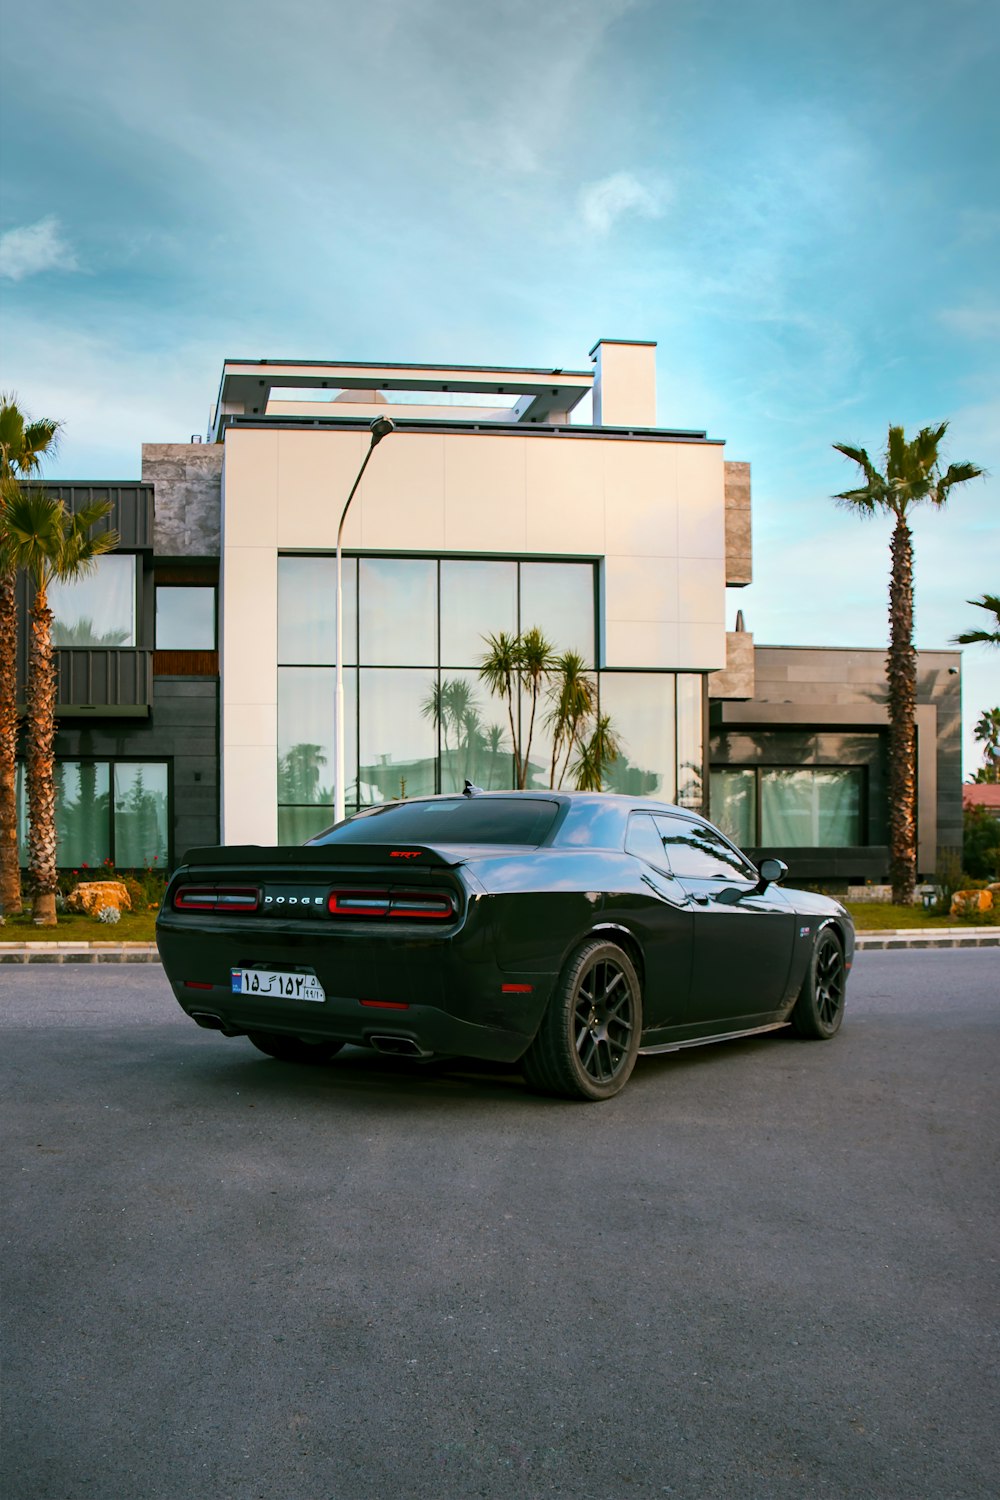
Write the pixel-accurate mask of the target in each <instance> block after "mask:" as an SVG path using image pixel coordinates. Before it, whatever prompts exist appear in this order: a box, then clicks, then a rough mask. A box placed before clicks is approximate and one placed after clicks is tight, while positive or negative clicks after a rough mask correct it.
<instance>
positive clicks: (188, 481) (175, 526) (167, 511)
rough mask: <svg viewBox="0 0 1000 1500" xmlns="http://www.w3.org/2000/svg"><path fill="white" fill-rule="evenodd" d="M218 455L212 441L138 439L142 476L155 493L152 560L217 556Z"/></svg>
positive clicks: (219, 514) (220, 496)
mask: <svg viewBox="0 0 1000 1500" xmlns="http://www.w3.org/2000/svg"><path fill="white" fill-rule="evenodd" d="M222 459H223V452H222V448H221V447H219V446H218V445H216V444H208V443H143V445H142V477H143V480H144V481H145V482H146V483H147V484H152V485H153V487H154V493H155V506H156V511H155V515H156V519H155V532H154V535H155V543H154V551H155V554H156V557H157V558H158V559H164V558H176V557H184V558H194V557H197V558H214V557H218V556H219V552H220V550H221V509H222Z"/></svg>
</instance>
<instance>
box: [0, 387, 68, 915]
mask: <svg viewBox="0 0 1000 1500" xmlns="http://www.w3.org/2000/svg"><path fill="white" fill-rule="evenodd" d="M60 425H61V424H60V423H59V422H52V421H50V420H49V419H48V418H41V419H39V420H37V421H34V422H31V421H29V420H28V419H27V417H26V416H25V415H24V412H23V411H22V410H21V408H20V407H19V406H18V404H17V397H16V396H14V395H5V394H2V393H0V913H2V912H5V911H6V912H8V913H10V914H11V915H15V914H17V913H18V912H20V910H21V872H20V870H19V868H18V859H17V792H16V787H17V782H16V776H17V600H16V596H15V587H14V586H15V581H16V574H17V570H16V568H15V567H14V565H13V563H12V562H11V561H10V558H9V557H8V555H7V546H6V538H7V531H6V526H5V523H4V514H5V510H6V506H7V503H8V501H9V500H11V499H13V497H14V496H16V495H18V494H20V481H21V479H22V478H23V477H24V476H25V475H29V474H35V473H37V472H38V470H39V468H40V467H41V462H42V459H43V457H44V456H45V455H46V454H51V453H52V452H53V451H54V449H55V446H56V443H57V441H58V436H59V428H60Z"/></svg>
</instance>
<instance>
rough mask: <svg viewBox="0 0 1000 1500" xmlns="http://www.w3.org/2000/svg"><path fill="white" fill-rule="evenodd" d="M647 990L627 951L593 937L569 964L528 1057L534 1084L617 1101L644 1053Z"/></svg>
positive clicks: (525, 1068)
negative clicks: (641, 1042)
mask: <svg viewBox="0 0 1000 1500" xmlns="http://www.w3.org/2000/svg"><path fill="white" fill-rule="evenodd" d="M641 1031H642V994H641V990H640V985H639V978H638V975H637V974H636V972H635V968H634V967H633V965H632V961H631V959H630V958H629V957H628V954H627V953H624V952H623V951H622V949H621V948H619V947H618V946H617V944H615V943H607V942H600V941H593V942H589V943H585V944H584V945H583V947H582V948H580V949H578V950H577V952H576V953H575V954H574V955H573V957H572V958H571V959H570V960H569V963H568V964H567V965H566V968H565V969H564V971H563V973H562V975H561V976H560V979H559V981H558V983H557V985H556V988H555V991H554V992H553V995H552V999H551V1000H550V1001H549V1006H548V1009H547V1010H546V1012H545V1015H544V1017H543V1018H542V1024H541V1026H540V1028H539V1031H538V1035H537V1036H536V1037H535V1040H534V1041H533V1042H532V1044H531V1046H530V1047H529V1048H528V1051H527V1052H526V1053H525V1055H524V1057H523V1058H522V1060H521V1069H522V1072H523V1073H524V1077H525V1081H526V1082H527V1083H528V1085H529V1087H530V1088H533V1089H535V1090H537V1091H538V1092H540V1093H544V1094H559V1095H561V1096H562V1097H564V1098H568V1099H587V1100H599V1099H611V1098H612V1097H613V1096H614V1095H615V1094H617V1093H618V1092H619V1090H620V1089H622V1088H624V1086H625V1084H626V1083H627V1081H628V1078H629V1075H630V1074H631V1072H632V1069H633V1068H634V1067H635V1060H636V1057H637V1055H638V1052H639V1038H640V1033H641Z"/></svg>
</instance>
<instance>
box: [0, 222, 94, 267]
mask: <svg viewBox="0 0 1000 1500" xmlns="http://www.w3.org/2000/svg"><path fill="white" fill-rule="evenodd" d="M76 269H77V265H76V256H75V255H74V253H73V247H72V245H70V243H69V241H68V240H65V239H63V237H62V234H61V233H60V231H59V221H58V220H57V219H56V218H55V217H54V216H53V215H52V214H49V216H48V217H47V218H45V219H39V221H38V223H37V224H22V225H21V226H20V227H19V228H17V229H8V230H7V232H6V234H0V276H6V277H7V279H8V280H9V281H23V280H24V278H25V277H26V276H37V275H39V273H40V272H42V271H75V270H76Z"/></svg>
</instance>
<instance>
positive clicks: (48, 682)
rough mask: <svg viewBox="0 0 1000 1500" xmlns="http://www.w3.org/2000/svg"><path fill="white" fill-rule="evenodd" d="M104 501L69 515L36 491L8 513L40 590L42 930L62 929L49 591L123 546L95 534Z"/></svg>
mask: <svg viewBox="0 0 1000 1500" xmlns="http://www.w3.org/2000/svg"><path fill="white" fill-rule="evenodd" d="M110 509H111V506H110V505H109V504H108V502H107V501H106V500H100V501H96V502H95V503H94V504H93V505H88V506H85V507H83V508H82V509H81V510H79V511H77V513H76V514H75V515H73V514H71V513H70V512H69V511H68V510H67V509H66V506H65V505H64V504H63V502H62V501H61V500H56V499H52V498H50V497H48V496H46V495H43V494H39V493H37V492H34V493H33V492H23V491H21V492H12V493H11V494H10V496H9V497H8V498H7V501H6V504H5V507H4V530H5V535H6V540H5V548H6V553H7V558H8V561H9V562H11V563H12V564H13V566H14V567H15V568H23V569H24V571H25V572H26V573H27V575H28V579H29V582H30V583H31V584H32V585H33V586H34V598H33V600H32V603H31V608H30V611H29V616H30V620H31V644H30V648H29V657H28V816H29V821H30V833H29V842H28V880H29V884H30V886H31V889H32V891H33V894H34V898H35V899H34V917H35V922H36V923H37V925H38V926H40V927H54V926H55V923H56V890H57V888H58V886H57V877H58V871H57V864H56V804H55V778H54V775H53V762H54V759H55V754H54V751H55V731H56V724H55V710H56V658H55V652H54V650H53V646H52V611H51V610H50V609H49V603H48V589H49V585H50V584H51V583H52V581H53V579H59V580H60V581H67V580H71V579H74V578H79V577H80V576H81V575H82V574H84V573H87V572H89V571H90V569H91V568H92V567H93V564H94V562H95V560H96V559H97V558H98V557H99V556H100V555H101V554H102V553H104V552H108V551H110V549H111V548H112V547H114V546H115V545H116V544H117V541H118V534H117V532H114V531H103V532H100V533H98V535H97V536H91V531H92V529H93V528H94V526H96V525H97V523H98V522H99V521H102V520H103V519H104V517H105V516H106V515H107V514H108V512H109V511H110Z"/></svg>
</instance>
